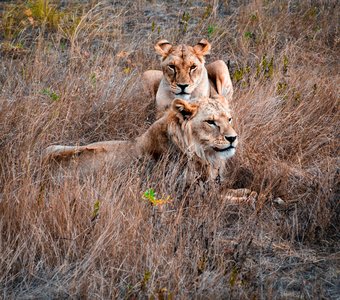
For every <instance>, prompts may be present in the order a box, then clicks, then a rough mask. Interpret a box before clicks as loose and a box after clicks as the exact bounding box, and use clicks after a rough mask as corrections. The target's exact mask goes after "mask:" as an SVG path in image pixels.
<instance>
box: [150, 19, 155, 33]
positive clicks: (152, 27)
mask: <svg viewBox="0 0 340 300" xmlns="http://www.w3.org/2000/svg"><path fill="white" fill-rule="evenodd" d="M155 29H156V23H155V21H152V23H151V31H152V32H154V31H155Z"/></svg>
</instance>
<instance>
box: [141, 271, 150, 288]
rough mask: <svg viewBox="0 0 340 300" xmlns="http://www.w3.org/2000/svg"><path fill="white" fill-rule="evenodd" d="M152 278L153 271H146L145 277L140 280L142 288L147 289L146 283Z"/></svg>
mask: <svg viewBox="0 0 340 300" xmlns="http://www.w3.org/2000/svg"><path fill="white" fill-rule="evenodd" d="M150 278H151V272H150V271H145V273H144V275H143V279H142V280H141V282H140V286H141V289H142V290H145V288H146V285H147V283H148V281H149V280H150Z"/></svg>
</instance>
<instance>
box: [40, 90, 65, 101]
mask: <svg viewBox="0 0 340 300" xmlns="http://www.w3.org/2000/svg"><path fill="white" fill-rule="evenodd" d="M41 94H43V95H46V96H48V97H50V98H51V100H53V101H58V100H59V99H60V96H59V95H58V94H57V93H56V92H54V91H53V90H51V89H49V88H45V89H42V90H41Z"/></svg>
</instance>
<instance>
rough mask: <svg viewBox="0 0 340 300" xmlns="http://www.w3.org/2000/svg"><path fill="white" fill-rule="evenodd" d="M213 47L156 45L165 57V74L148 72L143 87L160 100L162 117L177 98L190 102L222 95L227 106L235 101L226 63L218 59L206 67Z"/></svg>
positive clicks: (221, 99)
mask: <svg viewBox="0 0 340 300" xmlns="http://www.w3.org/2000/svg"><path fill="white" fill-rule="evenodd" d="M210 48H211V45H210V44H209V42H208V41H206V40H204V39H203V40H201V41H200V42H199V43H198V44H197V45H195V46H193V47H191V46H188V45H183V44H181V45H177V46H173V45H171V44H170V43H169V42H168V41H166V40H161V41H159V42H158V43H157V44H156V45H155V50H156V52H157V53H158V54H159V55H160V56H161V60H162V61H161V66H162V71H157V70H148V71H146V72H145V73H144V74H143V85H144V88H145V90H146V91H147V92H148V93H149V94H151V95H152V96H153V97H154V96H155V97H156V110H157V115H158V116H160V115H162V114H163V113H164V111H165V110H166V109H167V108H168V107H169V106H170V104H171V101H172V100H174V99H175V98H181V99H184V100H187V101H190V100H191V99H194V98H196V97H209V96H211V97H213V96H216V95H222V96H224V98H219V100H220V101H223V103H225V104H226V102H227V101H228V100H230V99H231V97H232V94H233V87H232V83H231V79H230V75H229V71H228V67H227V66H226V64H225V63H224V62H223V61H222V60H218V61H215V62H213V63H211V64H209V65H207V67H205V65H204V63H205V59H204V56H205V55H206V54H208V53H209V51H210ZM181 86H182V87H181ZM184 86H186V87H184Z"/></svg>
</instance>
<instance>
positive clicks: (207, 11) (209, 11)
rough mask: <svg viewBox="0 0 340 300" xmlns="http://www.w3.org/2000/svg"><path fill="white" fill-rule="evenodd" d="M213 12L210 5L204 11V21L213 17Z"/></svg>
mask: <svg viewBox="0 0 340 300" xmlns="http://www.w3.org/2000/svg"><path fill="white" fill-rule="evenodd" d="M212 11H213V7H212V6H211V5H210V4H209V5H208V6H207V7H206V8H205V10H204V13H203V16H202V19H203V20H204V19H206V18H208V17H209V16H210V15H211V13H212Z"/></svg>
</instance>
